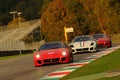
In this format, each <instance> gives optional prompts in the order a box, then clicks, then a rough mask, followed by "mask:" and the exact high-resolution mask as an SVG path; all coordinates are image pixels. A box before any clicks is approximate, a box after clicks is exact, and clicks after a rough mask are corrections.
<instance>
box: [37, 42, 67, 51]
mask: <svg viewBox="0 0 120 80" xmlns="http://www.w3.org/2000/svg"><path fill="white" fill-rule="evenodd" d="M64 47H65V46H64V44H61V43H49V44H44V45H42V46H41V47H40V48H39V50H47V49H57V48H64Z"/></svg>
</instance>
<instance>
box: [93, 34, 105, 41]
mask: <svg viewBox="0 0 120 80" xmlns="http://www.w3.org/2000/svg"><path fill="white" fill-rule="evenodd" d="M105 37H106V36H105V35H103V34H96V35H93V38H94V39H96V40H98V39H99V38H105Z"/></svg>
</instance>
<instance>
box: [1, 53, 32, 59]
mask: <svg viewBox="0 0 120 80" xmlns="http://www.w3.org/2000/svg"><path fill="white" fill-rule="evenodd" d="M25 55H30V54H21V55H13V56H3V57H0V60H6V59H11V58H15V57H20V56H25Z"/></svg>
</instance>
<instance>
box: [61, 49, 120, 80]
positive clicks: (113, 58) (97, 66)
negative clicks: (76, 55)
mask: <svg viewBox="0 0 120 80" xmlns="http://www.w3.org/2000/svg"><path fill="white" fill-rule="evenodd" d="M117 69H120V49H118V50H116V51H114V52H112V53H111V54H109V55H106V56H103V57H102V58H99V59H98V60H95V61H93V62H91V63H90V64H88V65H86V66H83V67H80V68H78V69H77V70H75V71H73V72H72V73H71V74H69V75H67V76H65V77H63V78H61V79H60V80H66V79H68V80H72V78H76V77H80V76H87V75H91V74H97V73H101V72H106V71H111V70H117Z"/></svg>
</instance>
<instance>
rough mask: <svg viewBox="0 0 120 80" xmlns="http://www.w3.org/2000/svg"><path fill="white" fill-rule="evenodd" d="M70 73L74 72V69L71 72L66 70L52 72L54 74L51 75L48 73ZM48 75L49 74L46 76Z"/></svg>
mask: <svg viewBox="0 0 120 80" xmlns="http://www.w3.org/2000/svg"><path fill="white" fill-rule="evenodd" d="M72 71H74V69H73V70H71V69H68V70H57V71H54V72H52V73H50V74H53V73H64V72H72ZM48 75H49V74H48Z"/></svg>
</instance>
